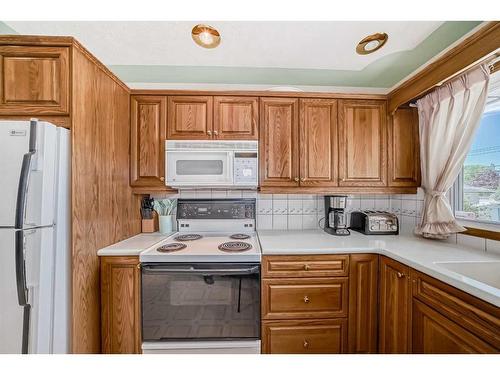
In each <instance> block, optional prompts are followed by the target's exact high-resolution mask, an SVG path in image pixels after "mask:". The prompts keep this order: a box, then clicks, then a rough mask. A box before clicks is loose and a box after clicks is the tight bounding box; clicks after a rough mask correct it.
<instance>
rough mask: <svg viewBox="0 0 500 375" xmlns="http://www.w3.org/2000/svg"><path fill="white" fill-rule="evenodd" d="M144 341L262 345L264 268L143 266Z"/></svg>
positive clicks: (247, 265) (251, 265)
mask: <svg viewBox="0 0 500 375" xmlns="http://www.w3.org/2000/svg"><path fill="white" fill-rule="evenodd" d="M142 338H143V341H144V342H148V341H166V340H176V341H179V340H248V339H259V338H260V265H259V264H255V263H217V264H214V263H197V264H186V263H174V264H171V263H145V264H143V265H142Z"/></svg>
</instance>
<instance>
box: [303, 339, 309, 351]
mask: <svg viewBox="0 0 500 375" xmlns="http://www.w3.org/2000/svg"><path fill="white" fill-rule="evenodd" d="M308 347H309V342H308V341H307V340H306V339H304V348H305V349H307V348H308Z"/></svg>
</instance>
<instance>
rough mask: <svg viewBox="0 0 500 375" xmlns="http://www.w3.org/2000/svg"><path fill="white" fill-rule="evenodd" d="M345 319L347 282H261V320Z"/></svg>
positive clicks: (342, 279)
mask: <svg viewBox="0 0 500 375" xmlns="http://www.w3.org/2000/svg"><path fill="white" fill-rule="evenodd" d="M344 316H347V278H330V279H279V280H278V279H276V280H273V279H264V280H262V319H296V318H337V317H344Z"/></svg>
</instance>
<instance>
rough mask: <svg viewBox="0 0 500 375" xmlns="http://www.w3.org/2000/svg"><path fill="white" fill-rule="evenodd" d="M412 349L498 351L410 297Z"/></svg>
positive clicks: (473, 351) (426, 351)
mask: <svg viewBox="0 0 500 375" xmlns="http://www.w3.org/2000/svg"><path fill="white" fill-rule="evenodd" d="M412 352H413V353H423V354H465V353H476V354H477V353H498V349H495V348H494V347H493V346H492V345H490V344H488V343H487V342H486V341H484V340H482V339H480V338H479V337H477V336H476V335H474V334H472V333H471V332H469V331H467V330H466V329H465V328H463V327H462V326H460V325H458V324H456V323H454V322H453V321H452V320H450V319H448V318H447V317H446V316H444V315H443V314H440V313H438V312H437V311H436V310H434V309H432V308H431V307H429V306H427V305H425V304H424V303H422V302H420V301H418V300H417V299H414V300H413V315H412Z"/></svg>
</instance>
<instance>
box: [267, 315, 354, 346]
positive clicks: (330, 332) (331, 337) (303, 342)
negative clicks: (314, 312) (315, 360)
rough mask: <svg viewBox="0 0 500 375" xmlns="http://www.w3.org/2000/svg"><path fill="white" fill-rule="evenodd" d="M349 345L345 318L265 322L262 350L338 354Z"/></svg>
mask: <svg viewBox="0 0 500 375" xmlns="http://www.w3.org/2000/svg"><path fill="white" fill-rule="evenodd" d="M346 349H347V322H346V319H322V320H288V321H267V322H263V323H262V353H265V354H338V353H345V352H346Z"/></svg>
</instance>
